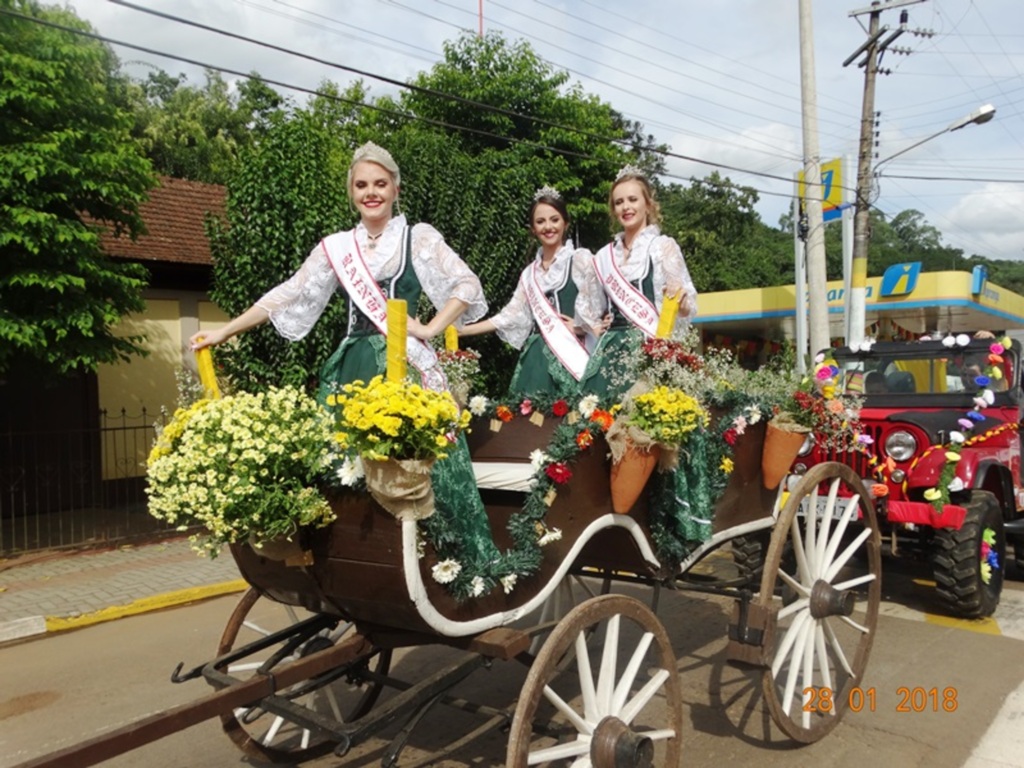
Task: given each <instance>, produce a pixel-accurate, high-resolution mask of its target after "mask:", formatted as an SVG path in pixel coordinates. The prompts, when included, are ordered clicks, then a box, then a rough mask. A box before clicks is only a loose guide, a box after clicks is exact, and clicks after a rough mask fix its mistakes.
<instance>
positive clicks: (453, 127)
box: [0, 0, 793, 198]
mask: <svg viewBox="0 0 1024 768" xmlns="http://www.w3.org/2000/svg"><path fill="white" fill-rule="evenodd" d="M111 1H112V2H118V0H111ZM118 4H122V3H118ZM124 4H125V5H127V3H124ZM154 13H157V14H158V15H163V14H161V13H160V12H154ZM0 14H2V15H5V16H10V17H13V18H17V19H21V20H23V21H27V22H31V23H35V24H40V25H43V26H47V27H50V28H53V29H58V30H61V31H63V32H67V33H70V34H75V35H80V36H82V37H88V38H91V39H93V40H98V41H100V42H103V43H107V44H110V45H118V46H122V47H124V48H128V49H130V50H135V51H139V52H142V53H148V54H150V55H153V56H160V57H162V58H166V59H170V60H173V61H180V62H183V63H185V64H191V65H193V66H196V67H201V68H203V69H209V70H214V71H217V72H222V73H225V74H229V75H234V76H236V77H242V78H245V79H248V80H257V81H259V82H263V83H267V84H270V85H275V86H278V87H280V88H286V89H288V90H293V91H297V92H300V93H306V94H309V95H315V96H319V97H321V98H328V99H330V100H332V101H338V102H341V103H344V104H349V105H351V106H356V107H362V108H365V109H372V110H375V111H377V112H380V113H382V114H385V115H389V116H391V117H396V118H399V119H403V120H409V121H415V122H422V123H426V124H428V125H433V126H436V127H439V128H446V129H449V130H453V131H461V132H464V133H471V134H475V135H478V136H483V137H486V138H490V139H496V140H499V141H503V142H505V143H507V144H519V145H524V146H529V147H532V148H534V149H538V150H543V151H546V152H551V153H552V154H559V155H564V156H568V157H577V158H581V159H585V160H597V161H602V160H603V158H599V157H597V156H595V155H590V154H586V153H583V152H576V151H573V150H568V149H564V148H560V147H551V146H547V145H545V144H541V143H539V142H535V141H530V140H528V139H516V138H511V137H508V136H502V135H500V134H496V133H491V132H489V131H484V130H481V129H477V128H471V127H469V126H463V125H457V124H454V123H449V122H446V121H443V120H436V119H432V118H427V117H423V116H421V115H415V114H412V113H409V112H401V111H399V110H394V109H389V108H386V107H381V106H379V105H376V104H371V103H367V102H362V101H358V100H355V99H346V98H344V97H341V96H336V95H334V94H326V93H322V92H320V91H317V90H316V89H312V88H307V87H305V86H300V85H294V84H292V83H286V82H284V81H281V80H276V79H273V78H269V77H264V76H262V75H253V74H251V73H247V72H242V71H241V70H237V69H232V68H229V67H223V66H218V65H214V64H210V63H209V62H203V61H199V60H197V59H193V58H189V57H186V56H181V55H178V54H171V53H167V52H165V51H159V50H156V49H153V48H149V47H146V46H141V45H137V44H134V43H128V42H125V41H123V40H117V39H114V38H110V37H106V36H104V35H100V34H97V33H94V32H88V31H85V30H81V29H74V28H72V27H65V26H63V25H61V24H57V23H54V22H51V21H47V20H45V19H39V18H34V17H31V16H25V15H23V14H20V13H16V12H14V11H9V10H7V9H3V8H0ZM200 26H202V25H200ZM339 66H340V65H339ZM370 76H373V77H379V79H384V80H387V79H388V78H383V77H380V76H375V75H370ZM401 85H402V87H408V88H415V86H410V85H407V84H401ZM423 90H425V91H428V92H429V90H430V89H423ZM446 96H447V95H446ZM451 98H456V99H459V100H463V101H469V100H464V99H461V98H460V97H451ZM471 103H475V102H471ZM481 106H485V107H486V106H488V105H481ZM494 109H495V110H496V111H501V110H497V108H494ZM513 114H517V113H513ZM523 117H526V116H525V115H523ZM555 125H556V126H557V124H555ZM566 130H575V132H576V133H581V134H584V133H585V132H582V131H579V130H576V129H571V128H566ZM598 138H600V137H598ZM608 141H613V142H618V143H623V144H626V145H628V146H631V145H629V142H627V141H625V140H614V139H610V140H608ZM650 151H651V152H653V153H654V154H659V155H662V156H666V157H674V158H677V159H681V160H687V161H690V162H695V163H699V164H702V165H709V166H712V167H716V168H722V169H725V170H734V171H736V172H739V173H746V174H750V175H754V176H760V177H763V178H769V179H775V180H780V181H786V182H788V183H792V181H793V180H792V179H791V178H787V177H782V176H775V175H772V174H765V173H760V172H758V171H749V170H746V169H742V168H734V167H732V166H727V165H722V164H720V163H713V162H710V161H706V160H701V159H699V158H691V157H688V156H686V155H681V154H678V153H672V152H666V151H663V150H658V149H651V150H650ZM661 175H663V176H666V177H669V178H675V179H680V180H686V181H689V180H691V179H689V178H687V177H683V176H681V175H678V174H672V173H664V174H661ZM700 182H701V183H705V184H710V185H712V186H719V187H729V186H733V187H737V186H741V185H738V184H735V183H732V182H730V181H728V180H727V181H725V182H713V181H711V180H709V179H701V180H700ZM751 189H754V191H756V192H758V193H760V194H765V195H776V196H780V197H787V198H789V197H792V194H783V193H778V192H774V191H772V190H766V189H757V188H754V187H751Z"/></svg>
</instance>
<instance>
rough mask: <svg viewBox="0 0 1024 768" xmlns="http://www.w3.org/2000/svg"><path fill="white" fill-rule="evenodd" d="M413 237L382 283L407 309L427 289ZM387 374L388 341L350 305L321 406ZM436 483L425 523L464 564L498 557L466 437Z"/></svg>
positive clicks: (327, 367) (323, 379)
mask: <svg viewBox="0 0 1024 768" xmlns="http://www.w3.org/2000/svg"><path fill="white" fill-rule="evenodd" d="M411 232H412V231H411V229H410V228H407V229H406V234H405V239H404V242H403V253H402V262H401V266H400V268H399V270H398V272H397V274H396V275H395V276H394V277H392V278H389V279H388V280H386V281H384V282H382V283H380V288H381V290H382V291H383V293H384V294H385V295H386V296H387V297H388V298H396V299H405V301H406V302H407V304H408V306H410V307H416V306H418V305H419V300H420V294H421V292H422V288H421V286H420V281H419V278H418V277H417V276H416V271H415V270H414V269H413V268H412V263H411V260H410V257H409V253H410V250H411V243H412V234H411ZM386 371H387V339H386V338H385V337H384V335H383V334H381V333H380V332H379V331H378V330H377V328H376V327H375V326H374V325H373V323H372V322H371V321H370V319H369V318H368V317H367V316H366V315H364V314H363V313H362V312H360V311H359V309H358V308H356V307H355V306H354V305H353V304H352V302H349V304H348V332H347V334H346V335H345V338H344V339H342V342H341V344H340V345H339V346H338V349H336V350H335V351H334V353H333V354H332V355H331V356H330V357H329V358H327V361H326V362H325V363H324V364H323V366H322V367H321V369H320V388H319V392H318V399H319V401H320V402H321V403H325V402H326V401H327V397H328V396H329V395H331V394H332V393H334V392H336V391H337V390H338V388H339V387H341V386H342V385H344V384H350V383H352V382H353V381H362V382H368V381H369V380H370V379H372V378H373V377H374V376H380V375H383V374H384V373H385V372H386ZM431 482H432V484H433V486H434V510H435V511H434V515H432V516H431V517H429V518H427V519H426V520H424V521H423V523H422V524H423V525H425V526H427V527H428V528H429V527H431V526H432V525H433V526H437V527H438V528H439V529H443V530H444V532H445V538H446V539H447V538H449V537H454V538H453V539H452V540H453V541H455V542H457V543H459V544H460V549H461V551H462V556H461V560H462V562H463V564H464V565H471V566H476V565H478V564H479V563H486V562H489V561H491V560H494V559H495V558H497V557H498V556H499V552H498V549H497V547H495V545H494V541H493V538H492V537H491V528H490V523H489V521H488V519H487V510H486V509H485V508H484V505H483V502H482V501H481V499H480V494H479V492H477V490H476V476H475V475H474V474H473V464H472V460H471V459H470V455H469V446H468V445H467V444H466V439H465V437H464V436H462V435H460V436H459V440H458V442H457V443H456V444H455V446H454V447H453V450H451V451H449V452H448V456H447V458H444V459H441V460H440V461H437V462H436V463H435V464H434V469H433V472H432V473H431ZM435 518H437V519H435ZM432 521H433V522H432ZM438 543H439V544H440V542H438ZM449 543H451V542H449Z"/></svg>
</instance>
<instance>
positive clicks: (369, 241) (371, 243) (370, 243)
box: [366, 232, 384, 251]
mask: <svg viewBox="0 0 1024 768" xmlns="http://www.w3.org/2000/svg"><path fill="white" fill-rule="evenodd" d="M383 234H384V233H383V232H378V233H377V234H376V235H371V234H370V233H369V232H367V233H366V247H367V248H369V249H370V250H371V251H372V250H374V249H375V248H376V247H377V241H378V240H380V238H381V236H382V235H383Z"/></svg>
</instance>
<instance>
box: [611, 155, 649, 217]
mask: <svg viewBox="0 0 1024 768" xmlns="http://www.w3.org/2000/svg"><path fill="white" fill-rule="evenodd" d="M625 181H636V182H639V184H640V189H641V190H643V193H644V202H645V203H646V204H647V221H646V223H645V226H646V225H650V224H661V206H660V205H659V204H658V201H657V200H655V199H654V188H653V187H652V186H651V182H649V181H648V180H647V177H646V176H644V175H643V173H641V172H640V171H639V170H633V169H632V168H630V169H629V170H625V169H624V172H620V173H619V175H618V177H616V179H615V182H614V183H613V184H612V188H611V191H610V192H609V193H608V216H609V218H610V219H611V220H612V226H613V227H614V226H615V225H616V224H618V223H619V221H618V219H616V218H615V190H616V189H618V187H619V185H620V184H622V183H623V182H625Z"/></svg>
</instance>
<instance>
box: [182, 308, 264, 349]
mask: <svg viewBox="0 0 1024 768" xmlns="http://www.w3.org/2000/svg"><path fill="white" fill-rule="evenodd" d="M269 319H270V313H269V312H267V310H265V309H263V307H260V306H257V305H255V304H254V305H253V306H251V307H249V308H248V309H247V310H245V312H243V313H242V314H240V315H239V316H238V317H236V318H234V319H233V320H231V321H230V322H229V323H227V324H226V325H224V326H222V327H220V328H218V329H216V330H214V331H199V332H198V333H194V334H192V337H191V338H190V339H189V346H190V347H191V348H192V349H193V350H197V349H202V348H203V347H215V346H217V345H218V344H223V343H224V342H225V341H227V340H228V339H230V338H231V337H232V336H237V335H238V334H240V333H245V332H246V331H248V330H250V329H252V328H255V327H256V326H258V325H263V323H265V322H267V320H269Z"/></svg>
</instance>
